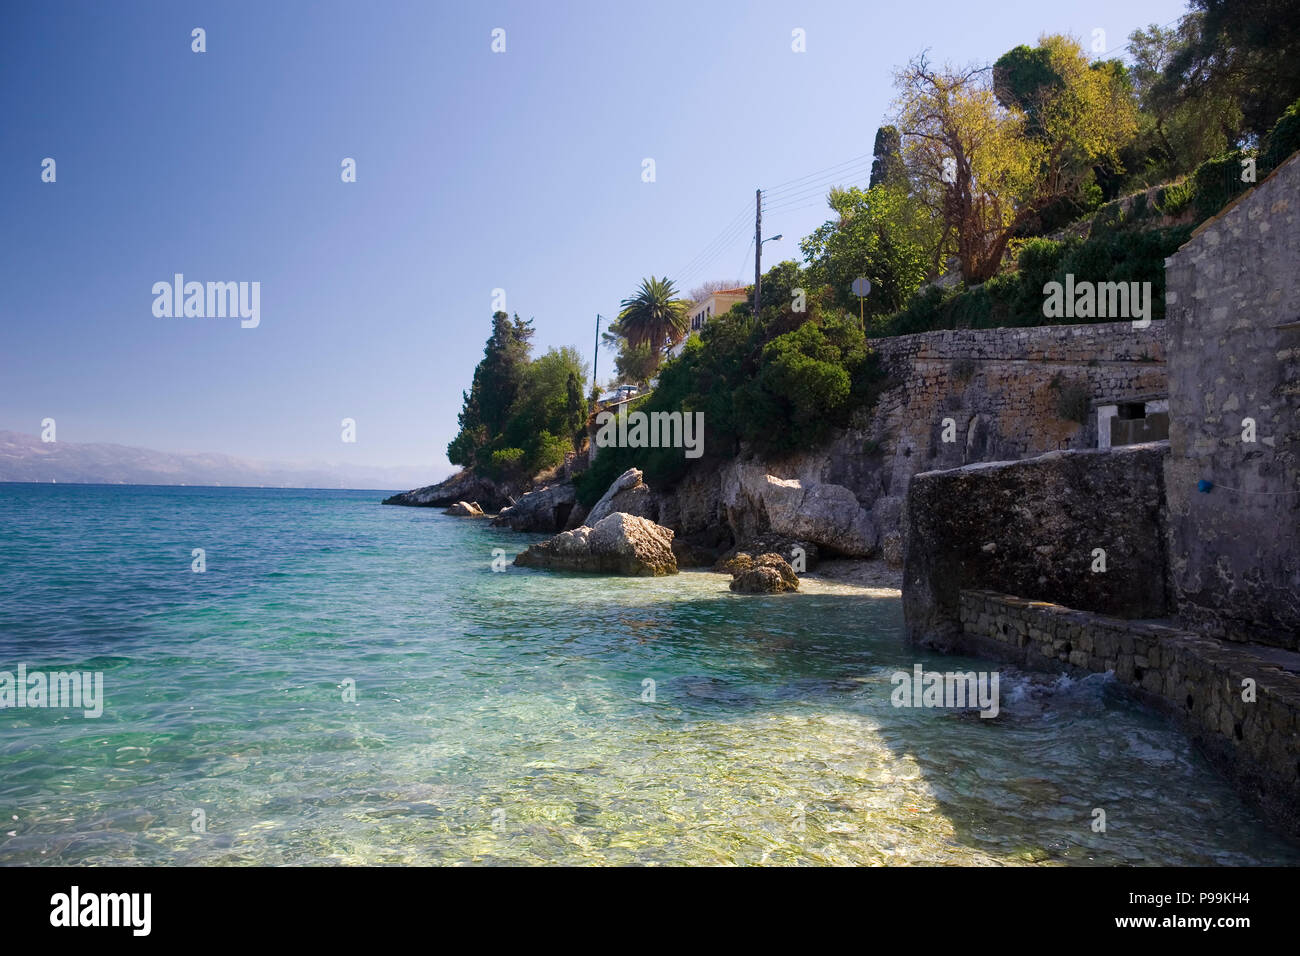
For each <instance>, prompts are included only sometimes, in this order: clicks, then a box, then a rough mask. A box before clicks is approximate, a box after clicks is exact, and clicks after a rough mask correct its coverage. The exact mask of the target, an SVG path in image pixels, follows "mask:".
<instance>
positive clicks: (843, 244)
mask: <svg viewBox="0 0 1300 956" xmlns="http://www.w3.org/2000/svg"><path fill="white" fill-rule="evenodd" d="M828 202H829V204H830V206H831V208H832V209H833V210H834V211H835V212H836V213H837V214H838V217H839V218H838V219H837V220H831V221H829V222H826V223H824V224H823V225H821V226H819V227H818V228H817V229H815V230H814V231H813V232H812V234H811V235H809V236H808V237H807V238H805V239H804V240H803V241H802V242H800V244H799V248H800V249H801V250H802V251H803V254H804V256H805V258H806V259H807V261H808V275H807V278H808V284H809V285H810V287H813V288H823V287H824V288H827V289H828V290H829V292H828V298H827V301H828V303H829V304H831V305H833V306H835V307H838V308H841V309H845V310H851V311H852V312H853V313H854V314H856V313H857V312H858V300H857V297H856V296H854V295H853V292H852V289H851V286H852V283H853V280H854V279H856V278H857V277H859V276H864V277H866V278H867V279H870V280H871V294H870V296H868V298H867V300H866V301H865V302H864V303H863V305H864V306H865V307H866V311H867V312H869V313H870V314H871V315H882V314H887V313H890V312H895V311H897V310H898V309H900V308H902V307H903V304H904V303H905V302H906V301H907V300H908V299H909V298H911V296H912V294H913V293H914V292H916V290H917V288H919V287H920V285H921V282H922V281H924V279H925V276H926V271H927V264H928V263H929V262H930V261H931V260H932V256H933V251H934V248H935V246H936V244H937V243H938V241H939V231H938V229H937V228H936V226H935V223H934V221H933V220H932V219H931V218H930V217H929V215H928V214H927V212H926V210H925V209H924V208H923V207H921V206H920V205H919V204H918V203H915V202H913V201H912V200H911V199H910V198H909V196H908V194H907V191H906V188H905V187H904V186H902V185H883V186H875V187H872V188H871V189H867V190H863V189H859V188H857V187H853V188H850V189H837V190H832V192H831V195H830V196H829V197H828ZM763 282H764V286H763V287H764V289H766V288H767V280H766V279H764V280H763Z"/></svg>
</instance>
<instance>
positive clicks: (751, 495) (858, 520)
mask: <svg viewBox="0 0 1300 956" xmlns="http://www.w3.org/2000/svg"><path fill="white" fill-rule="evenodd" d="M722 501H723V505H724V507H725V508H726V512H727V518H728V521H729V522H730V524H731V526H732V528H733V529H734V530H735V531H736V534H737V537H738V538H740V539H742V540H743V539H745V538H749V537H756V536H758V535H759V534H762V533H764V532H768V531H773V532H776V533H777V534H780V535H786V536H788V537H792V538H798V539H804V540H807V541H811V542H813V543H814V544H817V545H820V546H823V547H826V548H829V549H830V550H832V551H834V552H837V553H839V554H843V555H846V556H848V557H868V556H870V555H871V554H872V553H873V552H874V551H875V550H876V546H877V538H878V535H877V531H876V528H875V526H874V525H873V524H872V521H871V514H870V513H869V512H868V511H867V510H866V509H865V508H863V507H862V505H861V504H860V503H859V502H858V499H857V498H856V497H855V496H854V494H853V492H852V491H850V490H849V489H848V488H845V487H844V486H843V485H836V484H830V483H827V482H820V483H817V482H805V481H803V480H801V479H799V478H788V479H787V478H777V477H775V476H774V475H770V474H767V473H766V471H764V469H763V468H762V466H761V465H758V464H756V463H753V462H743V463H737V464H736V465H735V466H733V467H732V468H731V469H730V470H729V472H727V473H724V475H723V487H722Z"/></svg>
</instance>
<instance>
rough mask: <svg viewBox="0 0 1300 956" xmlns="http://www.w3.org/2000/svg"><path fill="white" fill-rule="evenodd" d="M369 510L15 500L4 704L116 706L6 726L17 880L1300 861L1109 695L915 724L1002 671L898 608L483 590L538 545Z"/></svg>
mask: <svg viewBox="0 0 1300 956" xmlns="http://www.w3.org/2000/svg"><path fill="white" fill-rule="evenodd" d="M381 497H382V495H381V494H380V493H376V492H338V491H284V490H260V489H229V488H142V487H129V486H68V485H58V486H46V485H0V670H9V671H11V672H12V671H15V670H16V668H17V665H18V663H19V662H23V663H26V665H27V667H28V669H29V671H31V670H37V669H43V670H60V669H62V670H69V669H77V670H91V671H94V670H98V671H102V672H103V675H104V683H105V697H106V704H105V709H104V714H103V716H102V717H100V718H98V719H88V718H86V717H84V716H83V715H82V714H81V712H80V711H68V710H54V709H43V710H38V709H31V708H26V709H17V708H9V709H4V710H0V863H5V864H30V863H90V864H106V863H151V864H158V863H182V864H241V863H264V864H280V863H404V862H411V863H469V862H479V863H542V862H559V863H587V862H601V863H637V862H641V863H708V864H718V863H759V862H767V863H781V864H789V863H835V864H918V863H919V864H927V863H964V864H1031V863H1032V864H1039V865H1058V864H1115V863H1134V864H1172V863H1190V864H1215V863H1225V864H1249V863H1258V862H1269V863H1288V864H1294V863H1297V862H1300V855H1298V854H1297V853H1296V851H1295V850H1293V849H1290V848H1288V847H1286V846H1285V845H1284V844H1283V843H1282V842H1281V841H1280V840H1279V839H1278V838H1277V837H1276V836H1275V835H1274V834H1272V833H1271V832H1270V831H1269V830H1268V829H1267V828H1266V827H1265V826H1264V824H1263V823H1262V822H1261V821H1260V819H1259V818H1258V817H1257V816H1256V814H1255V813H1253V812H1252V811H1251V810H1250V809H1248V808H1247V807H1246V806H1244V805H1243V804H1242V802H1241V801H1240V800H1239V799H1238V798H1237V797H1236V796H1235V795H1234V794H1233V792H1232V791H1231V790H1230V789H1229V788H1228V787H1227V785H1226V784H1225V783H1224V782H1223V781H1222V780H1221V779H1220V778H1219V777H1218V776H1217V775H1216V774H1215V773H1214V772H1213V771H1212V770H1211V769H1210V768H1209V767H1208V765H1207V764H1206V763H1205V762H1204V761H1203V760H1202V759H1201V758H1200V757H1199V755H1197V754H1196V753H1195V752H1194V751H1193V750H1192V748H1191V747H1190V746H1189V745H1188V743H1187V742H1186V740H1185V739H1184V738H1183V737H1182V735H1181V734H1179V733H1178V732H1177V731H1176V730H1175V729H1174V728H1173V727H1172V726H1171V725H1170V724H1169V723H1168V722H1167V721H1166V720H1164V719H1163V718H1162V717H1159V716H1157V715H1155V714H1153V713H1150V712H1148V711H1146V710H1144V709H1142V708H1140V707H1138V706H1136V705H1134V704H1133V703H1131V702H1129V701H1128V700H1127V699H1126V698H1125V697H1124V695H1123V694H1122V693H1121V692H1120V691H1119V690H1118V689H1117V687H1116V686H1115V685H1114V684H1113V682H1110V681H1108V680H1106V679H1105V678H1101V677H1095V678H1089V679H1087V680H1083V681H1078V682H1071V681H1069V680H1065V679H1059V680H1054V679H1051V678H1048V679H1040V678H1034V679H1028V678H1025V677H1024V676H1018V675H1014V674H1012V673H1010V672H1008V671H1006V670H1003V671H1002V686H1001V697H1002V714H1001V716H999V717H998V718H997V719H994V720H984V719H981V718H978V717H971V716H970V715H968V714H960V713H956V712H953V711H944V710H932V709H931V710H926V709H899V708H895V707H893V706H892V705H891V703H890V692H891V690H892V689H893V685H892V684H891V682H890V675H891V674H892V673H893V672H894V671H896V670H905V671H910V670H911V667H912V665H913V664H914V663H917V662H919V663H922V664H924V665H925V666H926V667H927V669H931V670H976V671H987V670H993V669H995V666H994V665H992V664H990V663H989V662H981V661H977V660H965V661H963V660H958V659H954V658H943V657H938V656H935V655H929V654H925V653H922V652H918V651H917V650H915V649H913V648H911V647H909V646H908V645H907V644H906V643H905V642H904V640H903V638H902V627H901V625H902V615H901V610H900V607H899V601H898V599H897V598H896V597H890V596H882V595H881V594H880V592H867V591H863V590H855V589H852V588H847V587H840V586H834V585H828V584H821V585H817V584H809V585H808V591H807V593H799V594H793V595H780V596H773V597H754V596H739V595H733V594H731V593H730V592H729V591H728V590H727V587H726V582H727V580H728V579H727V578H725V577H723V576H719V575H712V574H706V573H683V574H681V575H678V576H676V577H672V578H661V579H657V580H645V579H621V578H595V577H582V576H569V575H557V574H551V573H547V572H540V571H529V570H523V569H518V568H514V567H510V568H509V569H508V570H507V571H505V572H502V573H494V572H493V571H492V570H491V562H492V549H493V548H497V547H500V548H504V549H505V551H506V554H507V556H508V557H511V558H512V557H513V555H514V554H515V553H516V552H517V551H519V550H521V549H522V548H523V547H524V546H525V545H526V544H527V543H528V542H529V541H531V540H535V538H534V537H530V536H524V535H517V534H514V533H511V532H508V531H496V530H493V529H491V528H489V527H488V526H487V524H486V523H485V522H479V521H474V520H468V519H456V518H449V517H445V516H443V515H441V514H440V513H438V512H437V511H435V510H432V509H412V508H394V507H381V506H380V505H379V503H378V502H379V500H380V498H381ZM194 548H204V549H205V550H206V560H207V570H206V572H204V573H202V574H196V573H193V572H192V571H191V570H190V564H191V560H192V558H191V550H192V549H194ZM647 679H649V680H653V681H654V682H655V683H654V700H653V702H651V701H648V700H643V699H642V698H643V695H646V691H645V690H644V686H645V685H643V681H645V680H647ZM348 680H352V681H355V685H356V688H357V693H356V702H355V703H351V702H345V701H344V699H343V697H344V688H345V686H346V685H345V682H346V681H348ZM647 696H648V695H647ZM1094 808H1101V809H1103V810H1105V812H1106V831H1105V832H1104V833H1097V832H1093V830H1092V828H1091V824H1092V822H1093V819H1094V817H1093V810H1094ZM195 810H202V811H203V812H204V814H205V815H206V832H203V833H196V832H193V827H192V824H193V822H194V820H195V814H194V811H195Z"/></svg>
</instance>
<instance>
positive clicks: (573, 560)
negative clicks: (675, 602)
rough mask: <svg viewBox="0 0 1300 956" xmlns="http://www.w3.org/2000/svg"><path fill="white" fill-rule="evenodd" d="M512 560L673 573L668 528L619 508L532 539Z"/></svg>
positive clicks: (605, 570)
mask: <svg viewBox="0 0 1300 956" xmlns="http://www.w3.org/2000/svg"><path fill="white" fill-rule="evenodd" d="M515 564H517V565H519V566H520V567H525V568H547V569H550V570H552V571H589V572H595V573H598V574H625V575H632V576H643V577H649V576H658V575H663V574H676V573H677V559H676V557H675V556H674V555H673V533H672V531H670V530H669V529H668V528H661V527H660V526H659V525H657V524H655V523H654V522H653V521H650V520H648V519H646V518H641V517H638V516H636V515H629V514H623V513H622V512H616V513H614V514H612V515H608V516H606V517H604V518H602V519H601V520H600V521H598V522H596V524H595V525H594V526H590V527H589V526H587V525H583V526H582V527H580V528H575V529H573V530H572V531H563V532H561V533H560V534H557V535H556V536H555V537H553V538H550V539H548V540H546V541H543V542H541V543H540V544H535V545H533V546H532V547H530V548H528V549H527V550H526V551H524V552H523V553H522V554H520V555H519V556H518V557H517V558H515Z"/></svg>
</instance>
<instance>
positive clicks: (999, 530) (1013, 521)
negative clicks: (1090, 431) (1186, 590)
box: [903, 442, 1169, 650]
mask: <svg viewBox="0 0 1300 956" xmlns="http://www.w3.org/2000/svg"><path fill="white" fill-rule="evenodd" d="M1168 451H1169V448H1168V444H1167V443H1161V442H1156V443H1153V444H1149V445H1129V446H1125V447H1122V448H1114V449H1110V450H1107V451H1099V450H1096V449H1094V450H1090V451H1063V452H1050V453H1048V454H1046V455H1040V456H1039V457H1037V458H1029V459H1026V460H1024V461H1013V462H990V463H988V464H976V465H966V466H965V467H963V468H953V469H951V470H948V471H932V472H926V473H924V474H920V475H917V476H916V477H914V478H913V479H912V484H911V492H910V493H909V494H908V496H907V508H906V511H905V513H904V515H903V613H904V615H905V618H906V622H907V631H908V635H909V636H910V637H911V639H912V640H914V641H918V642H920V643H924V644H927V645H929V646H931V647H934V648H936V649H937V650H947V649H949V648H948V644H949V642H950V638H951V637H952V636H953V634H954V633H955V632H956V631H957V630H958V629H959V623H960V622H959V620H958V592H959V591H960V590H961V589H963V588H966V589H977V588H978V589H986V590H994V591H1000V592H1003V593H1012V594H1021V595H1024V596H1025V597H1029V598H1040V599H1044V600H1046V599H1055V600H1058V601H1064V602H1066V603H1068V604H1069V605H1070V606H1071V607H1077V608H1082V609H1084V610H1088V611H1094V612H1096V613H1099V614H1111V615H1114V616H1116V617H1124V618H1152V617H1163V616H1165V615H1166V614H1167V613H1168V612H1169V604H1168V592H1167V588H1166V581H1167V577H1168V568H1167V566H1166V561H1165V541H1164V537H1165V525H1164V521H1165V516H1164V487H1163V474H1164V469H1163V463H1164V458H1165V456H1166V455H1167V454H1168ZM1102 562H1104V565H1103V564H1102Z"/></svg>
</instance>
